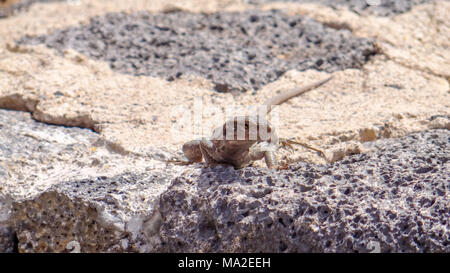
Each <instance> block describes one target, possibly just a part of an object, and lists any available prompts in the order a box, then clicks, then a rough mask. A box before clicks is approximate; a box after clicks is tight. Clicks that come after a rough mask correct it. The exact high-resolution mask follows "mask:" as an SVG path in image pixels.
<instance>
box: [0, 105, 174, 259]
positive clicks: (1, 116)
mask: <svg viewBox="0 0 450 273" xmlns="http://www.w3.org/2000/svg"><path fill="white" fill-rule="evenodd" d="M160 164H163V163H162V162H160ZM152 165H153V163H152V159H151V158H150V157H145V158H140V157H139V156H136V155H132V154H131V155H129V154H122V153H121V151H120V149H118V148H117V147H115V146H114V145H112V144H110V143H107V142H106V141H104V140H102V139H101V138H100V137H99V135H98V134H97V133H94V132H92V131H91V130H88V129H81V128H75V127H63V126H55V125H48V124H44V123H39V122H36V121H34V120H33V119H32V118H31V116H30V114H29V113H25V112H17V111H7V110H1V109H0V189H1V192H0V252H11V251H20V252H37V251H39V252H73V251H83V252H117V251H120V252H123V251H130V252H133V251H140V252H149V251H152V249H153V248H152V246H153V244H154V243H152V242H153V240H154V239H153V237H152V236H154V233H155V231H153V230H155V227H154V226H155V223H158V221H157V220H158V219H159V218H158V217H157V216H158V214H157V213H156V214H154V212H155V208H154V206H153V205H151V204H153V203H155V200H158V199H157V198H158V197H159V195H160V193H161V192H162V191H163V190H165V189H166V188H167V185H168V184H169V182H170V180H171V179H172V177H173V176H174V173H173V170H172V171H170V170H167V171H164V172H162V171H155V169H152ZM130 170H133V171H134V173H133V174H130V173H129V171H130ZM146 170H148V171H147V172H145V171H146ZM159 170H162V168H161V167H160V168H159ZM152 217H153V218H152ZM154 217H156V218H154ZM156 227H157V225H156ZM142 229H144V231H143V230H142ZM142 234H144V235H142ZM145 234H149V235H148V236H147V235H145ZM138 239H139V242H137V240H138Z"/></svg>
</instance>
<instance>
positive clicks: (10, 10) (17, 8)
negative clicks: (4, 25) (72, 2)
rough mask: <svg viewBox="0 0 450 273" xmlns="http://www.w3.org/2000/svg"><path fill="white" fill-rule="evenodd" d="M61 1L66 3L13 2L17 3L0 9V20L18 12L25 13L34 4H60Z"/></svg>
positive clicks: (44, 1)
mask: <svg viewBox="0 0 450 273" xmlns="http://www.w3.org/2000/svg"><path fill="white" fill-rule="evenodd" d="M7 1H8V0H6V1H4V2H7ZM61 1H67V0H20V1H14V2H17V3H14V4H12V5H10V6H8V7H6V8H4V9H1V8H0V18H2V17H8V16H11V15H14V14H16V13H18V12H23V11H26V10H27V9H28V8H29V7H30V6H31V5H33V4H34V3H51V2H61ZM0 2H1V1H0Z"/></svg>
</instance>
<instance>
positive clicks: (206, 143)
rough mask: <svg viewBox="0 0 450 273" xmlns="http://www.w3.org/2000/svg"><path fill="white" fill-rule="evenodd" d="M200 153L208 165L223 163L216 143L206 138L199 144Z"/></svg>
mask: <svg viewBox="0 0 450 273" xmlns="http://www.w3.org/2000/svg"><path fill="white" fill-rule="evenodd" d="M199 147H200V152H201V154H202V156H203V158H204V159H205V162H206V164H207V165H214V164H219V163H221V162H222V161H223V159H222V158H219V157H220V156H219V155H218V153H217V150H216V146H215V145H214V143H213V142H212V141H211V140H209V139H206V138H202V139H201V140H200V143H199Z"/></svg>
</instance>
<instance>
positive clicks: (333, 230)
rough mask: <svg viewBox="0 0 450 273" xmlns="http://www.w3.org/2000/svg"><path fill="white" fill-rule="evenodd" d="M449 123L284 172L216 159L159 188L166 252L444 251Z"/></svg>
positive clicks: (367, 145) (446, 247)
mask: <svg viewBox="0 0 450 273" xmlns="http://www.w3.org/2000/svg"><path fill="white" fill-rule="evenodd" d="M449 143H450V133H449V131H448V130H430V131H426V132H421V133H415V134H411V135H408V136H407V137H404V138H401V139H386V140H378V141H375V142H372V143H367V144H366V147H367V148H374V151H373V152H371V153H365V154H358V155H353V156H350V157H348V158H346V159H345V160H342V161H340V162H336V163H334V164H328V165H312V164H307V163H297V164H295V165H292V166H290V167H289V168H288V170H286V171H281V172H273V171H270V170H267V169H259V168H251V167H250V168H244V169H242V170H234V169H233V168H232V167H224V166H218V167H214V168H205V169H202V170H201V171H200V172H198V173H195V174H191V175H190V176H184V177H179V178H177V179H175V180H174V181H173V182H172V185H171V186H170V187H169V188H168V190H167V191H166V192H165V193H163V194H162V196H161V202H160V211H161V215H162V218H163V220H162V221H163V222H162V223H163V224H162V226H161V231H160V232H161V237H162V242H163V245H162V250H163V251H168V252H210V251H212V252H228V251H232V252H449V251H450V246H449V245H448V242H449V235H450V234H449V230H448V219H449V216H450V211H449V196H448V192H447V189H448V187H449V186H450V185H449V174H450V172H449V171H450V169H449V157H450V156H449V154H448V150H449V148H450V147H449Z"/></svg>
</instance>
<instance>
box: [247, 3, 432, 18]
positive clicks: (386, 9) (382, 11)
mask: <svg viewBox="0 0 450 273" xmlns="http://www.w3.org/2000/svg"><path fill="white" fill-rule="evenodd" d="M433 1H434V0H403V1H395V0H379V1H376V0H375V1H367V0H351V1H349V0H289V1H286V0H246V2H248V3H251V4H264V3H274V2H293V3H320V4H322V5H327V6H331V7H337V8H347V9H349V10H351V11H353V12H355V13H358V14H364V15H376V16H393V15H396V14H401V13H405V12H407V11H409V10H411V8H412V7H414V6H416V5H420V4H424V3H432V2H433Z"/></svg>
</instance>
